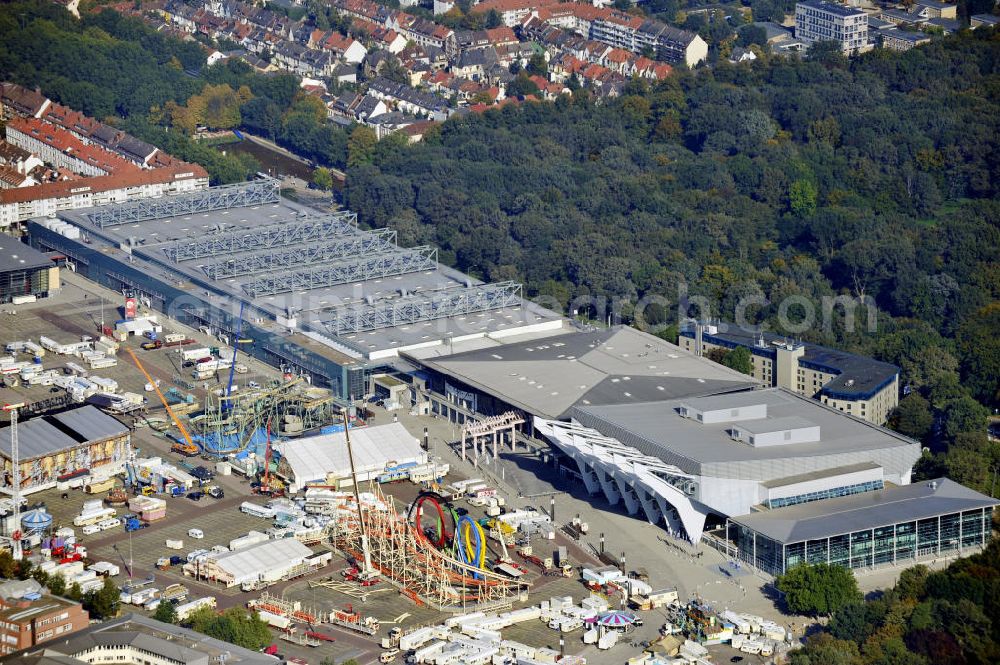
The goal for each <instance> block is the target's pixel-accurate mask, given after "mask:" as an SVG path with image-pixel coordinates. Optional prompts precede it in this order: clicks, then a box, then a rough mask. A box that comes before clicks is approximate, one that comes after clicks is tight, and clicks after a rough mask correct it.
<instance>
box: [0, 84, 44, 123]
mask: <svg viewBox="0 0 1000 665" xmlns="http://www.w3.org/2000/svg"><path fill="white" fill-rule="evenodd" d="M50 104H52V101H51V100H50V99H49V98H48V97H46V96H45V95H43V94H42V93H41V92H40V91H38V90H29V89H28V88H24V87H21V86H19V85H17V84H16V83H6V82H0V120H9V119H10V118H13V117H15V116H23V117H25V118H41V117H42V114H44V113H45V111H46V109H48V108H49V105H50Z"/></svg>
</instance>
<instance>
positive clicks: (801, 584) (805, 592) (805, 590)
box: [775, 563, 861, 616]
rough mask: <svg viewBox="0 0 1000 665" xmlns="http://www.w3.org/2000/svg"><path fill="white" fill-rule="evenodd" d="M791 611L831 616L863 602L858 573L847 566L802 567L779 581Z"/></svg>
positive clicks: (819, 565)
mask: <svg viewBox="0 0 1000 665" xmlns="http://www.w3.org/2000/svg"><path fill="white" fill-rule="evenodd" d="M775 586H776V587H777V588H778V590H779V591H781V593H782V594H783V596H784V599H785V604H786V605H787V607H788V609H789V610H790V611H791V612H794V613H796V614H809V615H812V616H816V615H823V616H829V615H830V614H833V613H834V612H836V611H837V610H840V609H841V608H843V607H845V606H847V605H850V604H851V603H857V602H859V601H860V600H861V592H860V591H858V582H857V580H855V579H854V573H853V572H851V571H850V570H849V569H847V568H844V567H843V566H831V565H828V564H825V563H822V564H815V565H813V564H801V565H798V566H795V567H794V568H792V569H791V570H789V571H787V572H785V574H784V575H781V576H780V577H778V579H776V580H775Z"/></svg>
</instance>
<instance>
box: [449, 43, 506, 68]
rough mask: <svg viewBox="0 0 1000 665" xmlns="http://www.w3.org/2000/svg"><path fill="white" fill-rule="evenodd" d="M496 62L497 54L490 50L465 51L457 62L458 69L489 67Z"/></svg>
mask: <svg viewBox="0 0 1000 665" xmlns="http://www.w3.org/2000/svg"><path fill="white" fill-rule="evenodd" d="M496 62H497V52H496V49H494V48H492V47H490V48H477V49H474V50H471V51H465V52H464V53H462V57H461V59H460V60H459V62H458V66H459V67H483V68H486V67H490V66H492V65H495V64H496Z"/></svg>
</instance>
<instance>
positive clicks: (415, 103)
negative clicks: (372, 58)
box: [368, 77, 448, 120]
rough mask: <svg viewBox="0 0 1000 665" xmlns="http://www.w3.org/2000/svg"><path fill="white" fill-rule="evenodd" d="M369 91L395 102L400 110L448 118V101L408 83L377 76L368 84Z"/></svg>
mask: <svg viewBox="0 0 1000 665" xmlns="http://www.w3.org/2000/svg"><path fill="white" fill-rule="evenodd" d="M368 93H369V94H370V95H372V96H374V97H376V98H378V99H381V100H385V101H389V102H391V103H393V104H394V105H395V106H396V108H397V109H398V110H399V111H402V112H403V113H409V114H410V115H423V116H426V117H428V118H430V119H431V120H447V119H448V102H447V101H446V100H444V99H442V98H441V97H438V96H437V95H434V94H431V93H428V92H422V91H420V90H417V89H415V88H411V87H410V86H408V85H402V84H400V83H394V82H392V81H389V80H388V79H384V78H381V77H380V78H377V79H375V80H374V81H372V82H371V84H370V85H369V86H368Z"/></svg>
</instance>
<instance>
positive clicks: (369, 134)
mask: <svg viewBox="0 0 1000 665" xmlns="http://www.w3.org/2000/svg"><path fill="white" fill-rule="evenodd" d="M376 143H378V138H377V137H376V136H375V130H374V129H372V128H371V127H365V126H364V125H358V126H357V127H355V128H354V130H353V131H352V132H351V136H350V138H348V139H347V166H348V167H350V168H354V167H357V166H361V165H362V164H368V163H370V162H371V159H372V153H374V151H375V144H376Z"/></svg>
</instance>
